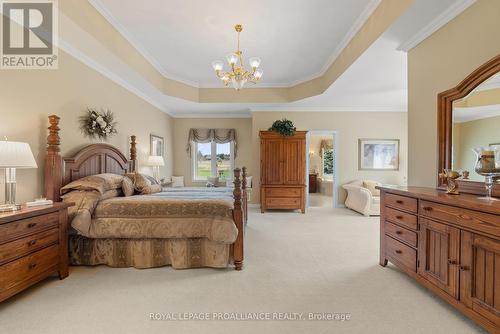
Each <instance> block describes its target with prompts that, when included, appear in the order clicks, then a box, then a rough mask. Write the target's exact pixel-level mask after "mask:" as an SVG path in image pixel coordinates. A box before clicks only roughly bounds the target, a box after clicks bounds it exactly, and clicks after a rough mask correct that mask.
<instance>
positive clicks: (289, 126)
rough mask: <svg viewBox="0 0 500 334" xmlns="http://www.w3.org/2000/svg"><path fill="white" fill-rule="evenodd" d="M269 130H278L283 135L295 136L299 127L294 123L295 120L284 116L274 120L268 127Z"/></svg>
mask: <svg viewBox="0 0 500 334" xmlns="http://www.w3.org/2000/svg"><path fill="white" fill-rule="evenodd" d="M268 131H274V132H278V133H279V134H280V135H282V136H283V137H289V136H293V135H294V134H295V131H297V128H296V127H295V126H294V125H293V122H292V121H290V120H289V119H286V118H283V119H279V120H277V121H274V123H273V125H272V126H271V127H270V128H269V129H268Z"/></svg>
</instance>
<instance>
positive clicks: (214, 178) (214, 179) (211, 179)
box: [207, 176, 219, 187]
mask: <svg viewBox="0 0 500 334" xmlns="http://www.w3.org/2000/svg"><path fill="white" fill-rule="evenodd" d="M207 181H208V182H209V183H211V184H213V185H214V186H215V187H217V185H218V184H219V177H218V176H209V177H207Z"/></svg>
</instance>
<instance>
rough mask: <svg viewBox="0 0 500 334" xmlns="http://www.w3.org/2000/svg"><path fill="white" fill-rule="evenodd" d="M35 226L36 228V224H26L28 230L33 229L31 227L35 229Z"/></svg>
mask: <svg viewBox="0 0 500 334" xmlns="http://www.w3.org/2000/svg"><path fill="white" fill-rule="evenodd" d="M35 226H36V223H29V224H28V228H33V227H35Z"/></svg>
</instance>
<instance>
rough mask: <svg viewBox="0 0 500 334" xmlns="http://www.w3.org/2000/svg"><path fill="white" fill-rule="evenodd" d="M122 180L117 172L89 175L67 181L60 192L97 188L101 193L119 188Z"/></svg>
mask: <svg viewBox="0 0 500 334" xmlns="http://www.w3.org/2000/svg"><path fill="white" fill-rule="evenodd" d="M122 180H123V176H122V175H117V174H109V173H107V174H97V175H90V176H86V177H83V178H81V179H78V180H76V181H73V182H70V183H68V184H67V185H65V186H64V187H62V188H61V191H60V192H61V195H63V194H65V193H67V192H69V191H72V190H97V191H98V192H99V193H101V195H102V194H104V192H105V191H106V190H111V189H118V188H120V187H121V186H122Z"/></svg>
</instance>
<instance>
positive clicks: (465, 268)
mask: <svg viewBox="0 0 500 334" xmlns="http://www.w3.org/2000/svg"><path fill="white" fill-rule="evenodd" d="M460 270H462V271H467V270H469V267H467V266H460Z"/></svg>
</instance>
